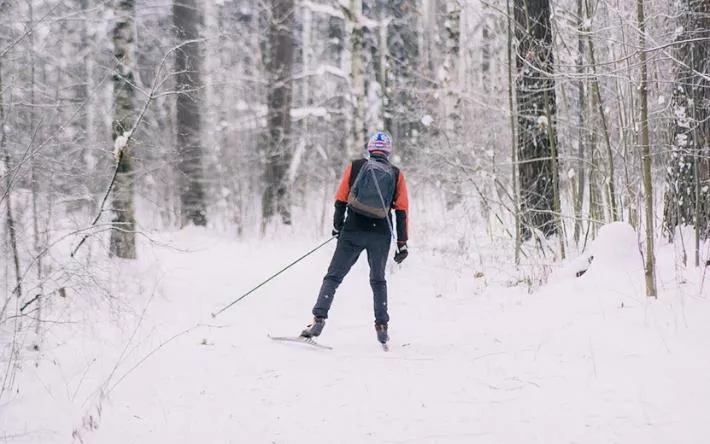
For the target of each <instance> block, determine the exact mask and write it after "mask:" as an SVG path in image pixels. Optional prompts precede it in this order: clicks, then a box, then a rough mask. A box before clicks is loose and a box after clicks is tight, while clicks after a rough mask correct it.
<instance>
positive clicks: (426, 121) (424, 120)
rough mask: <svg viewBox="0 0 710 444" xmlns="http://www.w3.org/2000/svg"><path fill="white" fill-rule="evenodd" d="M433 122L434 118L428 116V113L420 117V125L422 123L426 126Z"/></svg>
mask: <svg viewBox="0 0 710 444" xmlns="http://www.w3.org/2000/svg"><path fill="white" fill-rule="evenodd" d="M433 122H434V118H433V117H432V116H430V115H429V114H427V115H425V116H424V117H422V125H424V126H426V127H428V126H429V125H431V124H432V123H433Z"/></svg>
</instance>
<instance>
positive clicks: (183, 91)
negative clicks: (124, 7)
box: [173, 0, 207, 226]
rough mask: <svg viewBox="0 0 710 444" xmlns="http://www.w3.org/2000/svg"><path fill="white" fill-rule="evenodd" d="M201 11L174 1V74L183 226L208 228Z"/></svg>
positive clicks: (190, 1) (188, 0)
mask: <svg viewBox="0 0 710 444" xmlns="http://www.w3.org/2000/svg"><path fill="white" fill-rule="evenodd" d="M200 22H201V18H200V10H199V9H198V5H197V1H196V0H174V2H173V24H174V25H175V37H176V38H177V43H178V45H181V46H180V48H179V49H178V50H177V52H176V57H175V72H176V82H177V91H178V95H177V146H178V153H179V164H178V166H179V170H180V179H179V183H180V204H181V206H180V214H181V225H182V226H185V225H187V224H188V223H190V222H192V223H193V224H195V225H197V226H204V225H207V214H206V213H207V211H206V208H205V193H204V185H203V184H204V172H203V167H202V145H201V143H200V141H201V134H200V127H201V125H200V103H201V97H202V93H201V90H200V88H201V86H202V85H201V82H200V69H201V54H200V45H199V43H198V42H196V41H195V40H197V39H198V38H199V34H200V33H199V26H200Z"/></svg>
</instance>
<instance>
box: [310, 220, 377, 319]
mask: <svg viewBox="0 0 710 444" xmlns="http://www.w3.org/2000/svg"><path fill="white" fill-rule="evenodd" d="M390 240H391V238H390V236H389V234H383V233H377V232H370V231H351V230H344V231H343V232H341V233H340V237H339V238H338V245H337V246H336V247H335V253H333V259H331V261H330V266H329V267H328V273H327V274H326V275H325V277H324V278H323V284H322V285H321V288H320V292H319V293H318V300H317V301H316V305H315V306H314V307H313V315H314V316H319V317H322V318H327V317H328V311H329V310H330V305H331V304H332V303H333V298H334V297H335V290H336V289H337V288H338V286H339V285H340V283H341V282H343V278H344V277H345V275H346V274H348V272H349V271H350V268H351V267H352V266H353V265H354V264H355V262H357V259H358V257H360V253H362V251H363V250H366V251H367V262H368V263H369V264H370V287H372V296H373V303H374V310H375V323H376V324H386V323H387V322H389V314H388V313H387V281H386V280H385V266H386V265H387V255H388V253H389V250H390Z"/></svg>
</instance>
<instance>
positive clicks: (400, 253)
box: [394, 242, 409, 264]
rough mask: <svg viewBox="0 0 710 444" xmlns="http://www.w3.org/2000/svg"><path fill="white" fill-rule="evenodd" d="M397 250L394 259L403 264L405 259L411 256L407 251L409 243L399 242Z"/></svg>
mask: <svg viewBox="0 0 710 444" xmlns="http://www.w3.org/2000/svg"><path fill="white" fill-rule="evenodd" d="M397 248H398V250H397V252H396V253H395V254H394V261H395V262H397V263H398V264H401V263H402V261H403V260H405V259H406V258H407V256H409V252H408V251H407V244H406V243H402V244H400V243H399V242H397Z"/></svg>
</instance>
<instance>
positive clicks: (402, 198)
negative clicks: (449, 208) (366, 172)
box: [333, 154, 409, 245]
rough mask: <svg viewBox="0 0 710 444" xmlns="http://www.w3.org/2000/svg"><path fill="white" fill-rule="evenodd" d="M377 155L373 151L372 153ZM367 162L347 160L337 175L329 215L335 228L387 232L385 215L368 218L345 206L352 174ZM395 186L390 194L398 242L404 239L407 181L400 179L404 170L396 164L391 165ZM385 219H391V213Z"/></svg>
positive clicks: (405, 234)
mask: <svg viewBox="0 0 710 444" xmlns="http://www.w3.org/2000/svg"><path fill="white" fill-rule="evenodd" d="M373 156H377V154H373ZM365 162H367V159H358V160H354V161H352V162H350V164H348V166H347V168H345V172H344V173H343V176H342V177H341V179H340V185H339V186H338V191H337V192H336V193H335V214H334V215H333V227H335V229H336V230H348V231H374V232H379V233H383V234H387V235H389V234H390V228H389V224H388V222H387V220H386V219H372V218H369V217H366V216H363V215H361V214H357V213H355V212H353V211H348V212H347V218H346V217H345V210H346V209H347V205H348V194H350V188H351V187H352V186H353V183H354V182H355V178H356V177H357V175H358V173H359V172H360V169H361V168H362V166H363V165H364V164H365ZM393 168H394V170H395V177H396V180H397V186H396V187H395V192H394V198H393V199H392V208H391V209H393V210H394V213H395V217H396V220H397V233H396V234H397V243H399V244H400V245H401V244H403V243H405V242H407V239H408V236H407V233H408V231H407V229H408V225H409V196H407V184H406V182H405V180H404V173H402V171H400V169H399V168H397V167H396V166H394V165H393ZM388 217H389V220H390V222H389V223H392V218H391V213H390V216H388Z"/></svg>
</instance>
